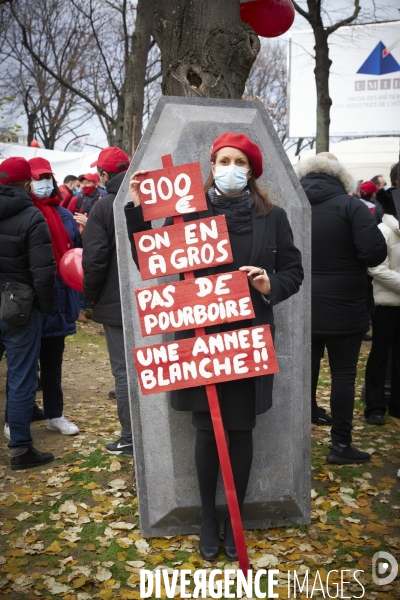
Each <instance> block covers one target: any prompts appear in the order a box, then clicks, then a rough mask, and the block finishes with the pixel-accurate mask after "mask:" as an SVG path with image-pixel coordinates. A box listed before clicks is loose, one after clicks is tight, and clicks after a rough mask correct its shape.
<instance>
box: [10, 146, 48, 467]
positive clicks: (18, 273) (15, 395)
mask: <svg viewBox="0 0 400 600" xmlns="http://www.w3.org/2000/svg"><path fill="white" fill-rule="evenodd" d="M31 181H32V171H31V166H30V164H29V163H28V161H27V160H25V158H22V157H19V156H18V157H11V158H7V159H6V160H4V161H3V162H2V163H1V164H0V286H1V296H2V298H1V307H0V335H1V341H2V344H3V345H4V346H5V350H6V353H7V406H6V419H5V421H6V425H5V426H4V434H5V436H6V437H8V438H9V439H10V441H9V443H8V447H9V450H10V456H11V469H13V470H22V469H29V468H32V467H38V466H42V465H44V464H46V463H48V462H51V461H52V460H54V455H53V454H52V453H51V452H39V451H38V450H36V449H35V448H34V447H33V440H32V436H31V431H30V424H31V420H32V415H33V410H34V406H35V392H36V388H37V383H38V374H37V366H38V360H39V352H40V340H41V330H42V320H43V314H49V313H51V312H52V311H53V310H54V309H55V268H56V263H55V260H54V252H53V248H52V245H51V239H50V233H49V229H48V227H47V224H46V221H45V218H44V216H43V214H42V213H41V211H39V210H38V209H37V208H35V206H34V203H33V200H32V198H31V196H30V191H31ZM10 286H11V287H10ZM7 289H8V290H9V291H8V292H7ZM7 298H9V300H10V302H7ZM24 298H25V300H26V299H27V298H31V299H32V298H33V301H32V303H31V305H29V304H26V305H25V306H24V307H23V309H22V310H21V304H20V302H21V301H24ZM7 305H9V306H10V308H11V310H8V311H7V310H6V308H7ZM13 306H16V307H19V308H18V312H17V314H13V312H14V311H13V308H12V307H13Z"/></svg>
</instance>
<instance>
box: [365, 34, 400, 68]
mask: <svg viewBox="0 0 400 600" xmlns="http://www.w3.org/2000/svg"><path fill="white" fill-rule="evenodd" d="M399 44H400V40H397V41H396V42H394V44H391V45H390V46H388V47H386V46H385V44H384V43H383V42H379V43H378V44H377V45H376V46H375V48H374V49H373V50H372V52H371V54H370V55H369V56H368V58H367V59H366V60H365V62H364V63H363V64H362V65H361V67H360V68H359V69H358V71H357V74H365V75H387V74H388V73H395V72H397V71H400V65H399V63H398V62H397V60H396V59H395V58H394V56H393V55H392V54H391V52H392V50H394V48H395V47H396V46H398V45H399Z"/></svg>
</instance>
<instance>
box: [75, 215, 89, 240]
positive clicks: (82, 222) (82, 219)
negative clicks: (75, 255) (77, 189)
mask: <svg viewBox="0 0 400 600" xmlns="http://www.w3.org/2000/svg"><path fill="white" fill-rule="evenodd" d="M74 219H75V221H76V224H77V225H78V229H79V233H80V234H81V236H82V235H83V234H84V233H85V227H86V223H87V220H88V217H87V215H86V213H85V214H84V215H82V214H81V213H78V212H76V213H75V214H74Z"/></svg>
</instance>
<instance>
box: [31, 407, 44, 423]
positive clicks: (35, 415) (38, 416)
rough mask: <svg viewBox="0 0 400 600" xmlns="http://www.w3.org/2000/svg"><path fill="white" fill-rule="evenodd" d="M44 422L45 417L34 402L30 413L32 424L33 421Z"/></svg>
mask: <svg viewBox="0 0 400 600" xmlns="http://www.w3.org/2000/svg"><path fill="white" fill-rule="evenodd" d="M45 420H46V415H45V414H44V412H43V411H42V409H41V408H40V407H39V406H38V405H37V404H36V402H35V404H34V405H33V411H32V423H33V422H34V421H45Z"/></svg>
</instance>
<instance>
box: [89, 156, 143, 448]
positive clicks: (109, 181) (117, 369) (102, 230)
mask: <svg viewBox="0 0 400 600" xmlns="http://www.w3.org/2000/svg"><path fill="white" fill-rule="evenodd" d="M90 166H91V167H94V166H97V170H98V172H99V175H100V179H101V181H102V183H103V185H105V187H106V189H107V195H106V196H104V197H103V198H102V199H101V201H100V202H97V203H96V204H95V206H94V207H93V209H92V212H91V213H90V218H89V219H88V221H87V224H86V229H85V233H84V236H83V262H82V264H83V270H84V273H85V275H84V284H83V285H84V293H85V297H86V298H87V300H88V301H89V303H90V305H91V306H92V308H93V320H94V321H96V322H97V323H101V324H102V325H103V326H104V331H105V336H106V341H107V348H108V353H109V357H110V363H111V370H112V374H113V376H114V379H115V394H116V400H117V410H118V418H119V421H120V423H121V427H122V431H121V437H120V438H119V439H118V440H116V441H115V442H109V443H108V444H107V445H106V450H107V452H109V453H110V454H126V455H128V456H133V444H132V426H131V415H130V406H129V394H128V378H127V371H126V360H125V345H124V332H123V329H122V311H121V297H120V291H119V277H118V263H117V249H116V243H115V226H114V212H113V205H114V200H115V197H116V195H117V193H118V190H119V188H120V187H121V184H122V181H123V179H124V177H125V174H126V171H127V169H128V167H129V156H128V155H127V154H126V153H125V152H123V151H122V150H120V149H119V148H116V147H110V148H104V150H102V151H101V152H100V154H99V157H98V159H97V161H96V162H95V163H93V164H92V165H90Z"/></svg>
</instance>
